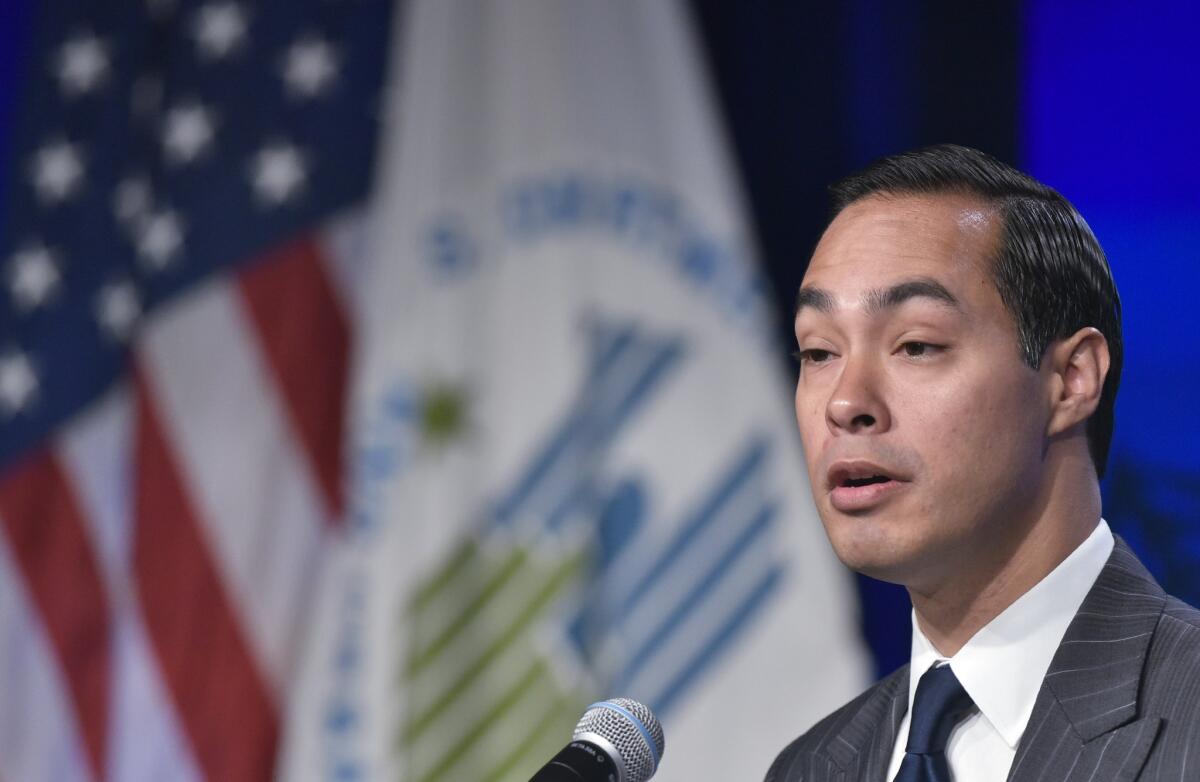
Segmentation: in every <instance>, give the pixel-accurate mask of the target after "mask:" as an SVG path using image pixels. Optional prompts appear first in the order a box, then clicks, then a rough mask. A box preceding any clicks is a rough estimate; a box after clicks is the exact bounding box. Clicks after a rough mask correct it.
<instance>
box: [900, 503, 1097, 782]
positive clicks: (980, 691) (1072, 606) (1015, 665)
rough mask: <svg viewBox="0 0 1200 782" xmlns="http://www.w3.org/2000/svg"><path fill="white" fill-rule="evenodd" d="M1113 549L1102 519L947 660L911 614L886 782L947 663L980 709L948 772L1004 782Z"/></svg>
mask: <svg viewBox="0 0 1200 782" xmlns="http://www.w3.org/2000/svg"><path fill="white" fill-rule="evenodd" d="M1112 549H1113V536H1112V531H1111V530H1109V528H1108V524H1107V523H1106V522H1105V521H1104V519H1100V523H1099V524H1097V525H1096V529H1095V530H1093V531H1092V534H1091V535H1089V536H1088V538H1087V540H1085V541H1083V543H1080V544H1079V547H1078V548H1076V549H1075V550H1074V551H1073V552H1071V554H1070V555H1069V556H1068V557H1067V558H1066V559H1064V560H1063V561H1062V562H1061V563H1059V565H1058V567H1056V568H1055V569H1054V570H1052V571H1050V573H1049V574H1048V575H1047V576H1046V577H1045V578H1043V579H1042V580H1041V581H1039V582H1038V583H1037V584H1036V585H1035V586H1034V587H1033V588H1032V589H1030V590H1029V591H1028V592H1026V593H1025V594H1023V595H1021V596H1020V597H1019V598H1017V600H1016V602H1014V603H1013V604H1012V605H1010V606H1009V607H1008V608H1006V609H1004V611H1003V612H1002V613H1001V614H1000V615H999V616H997V617H996V618H995V619H993V620H992V621H990V622H988V623H987V624H986V625H984V627H983V628H981V629H980V630H979V632H977V633H975V635H973V636H972V637H971V640H969V641H967V643H966V644H964V645H963V647H962V648H961V649H959V650H958V654H956V655H954V656H953V657H950V658H946V657H943V656H942V655H940V654H938V651H937V650H936V649H934V648H933V644H931V643H930V642H929V639H928V638H926V637H925V634H924V633H922V632H921V628H920V627H919V626H918V625H917V614H916V612H915V611H914V612H913V615H912V627H913V638H912V659H911V665H910V667H909V682H908V712H907V713H906V714H905V715H904V720H903V722H901V723H900V730H899V731H898V732H897V733H896V744H895V747H893V749H892V762H891V765H890V766H889V767H888V775H887V778H888V779H889V780H892V779H895V777H896V772H897V771H899V769H900V761H901V760H903V758H904V747H905V745H906V744H907V743H908V723H909V714H910V713H911V712H912V704H913V697H914V696H915V695H916V692H917V682H918V681H919V680H920V678H921V674H922V673H924V672H925V671H927V670H929V668H930V667H931V666H933V665H940V664H949V665H950V667H951V668H952V669H953V670H954V675H955V676H956V677H958V680H959V681H960V682H961V683H962V686H963V689H965V690H966V691H967V694H968V695H970V696H971V699H972V700H973V701H975V705H976V706H977V707H978V711H975V712H972V713H971V716H969V717H967V718H966V719H965V720H963V721H962V722H961V723H959V724H958V726H957V727H955V729H954V731H953V732H952V733H951V734H950V739H949V742H948V743H947V745H946V760H947V761H948V763H949V765H950V772H951V774H952V775H953V777H954V779H956V780H963V781H964V782H1004V780H1005V778H1007V777H1008V770H1009V767H1010V766H1012V762H1013V758H1014V757H1015V756H1016V752H1017V743H1018V742H1019V741H1020V740H1021V734H1022V733H1024V732H1025V725H1026V724H1027V723H1028V722H1029V715H1030V714H1032V713H1033V702H1034V700H1036V699H1037V694H1038V690H1040V689H1041V687H1042V679H1044V678H1045V676H1046V671H1047V670H1049V668H1050V661H1051V659H1053V657H1054V653H1055V651H1057V649H1058V644H1059V642H1060V641H1062V637H1063V634H1064V633H1066V631H1067V625H1069V624H1070V623H1071V620H1072V619H1073V618H1074V617H1075V613H1076V612H1077V611H1078V610H1079V606H1080V605H1081V604H1082V603H1083V599H1084V597H1085V596H1086V595H1087V593H1088V590H1089V589H1091V588H1092V584H1093V583H1095V581H1096V577H1097V576H1099V575H1100V571H1101V570H1103V569H1104V563H1105V562H1107V561H1108V556H1109V554H1111V553H1112Z"/></svg>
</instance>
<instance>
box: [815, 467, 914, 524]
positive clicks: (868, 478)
mask: <svg viewBox="0 0 1200 782" xmlns="http://www.w3.org/2000/svg"><path fill="white" fill-rule="evenodd" d="M828 480H829V483H828V486H829V489H830V500H831V502H832V503H833V506H834V507H835V508H837V509H838V510H840V511H846V512H852V511H867V510H870V509H872V508H875V507H878V506H879V505H881V504H882V503H884V502H887V501H888V500H889V498H890V497H892V495H894V494H896V493H897V492H899V491H901V490H902V489H903V488H904V487H905V484H906V483H907V479H906V478H897V477H895V476H893V475H889V474H888V473H886V472H884V471H883V470H882V468H880V467H879V465H876V464H871V463H870V462H866V461H847V462H843V463H840V464H836V465H834V467H833V469H832V470H830V472H829V479H828Z"/></svg>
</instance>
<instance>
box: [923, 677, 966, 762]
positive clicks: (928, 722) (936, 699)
mask: <svg viewBox="0 0 1200 782" xmlns="http://www.w3.org/2000/svg"><path fill="white" fill-rule="evenodd" d="M974 705H975V703H974V701H972V700H971V696H970V695H968V694H967V691H966V690H964V689H963V686H962V685H961V684H960V683H959V681H958V677H956V676H955V675H954V671H952V670H951V669H950V666H949V665H943V666H941V667H940V668H939V667H934V668H930V669H929V670H928V671H926V672H925V673H924V675H923V676H921V681H919V682H917V694H916V697H915V698H913V710H912V717H911V719H910V720H909V729H908V746H907V747H906V750H907V751H908V752H913V753H917V754H921V755H927V754H931V753H935V752H945V751H946V740H947V739H949V738H950V731H952V730H954V726H955V725H957V724H958V723H959V721H961V720H962V718H963V717H965V716H967V713H968V712H970V711H971V708H972V707H973V706H974Z"/></svg>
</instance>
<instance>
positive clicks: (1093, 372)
mask: <svg viewBox="0 0 1200 782" xmlns="http://www.w3.org/2000/svg"><path fill="white" fill-rule="evenodd" d="M1045 361H1046V362H1047V363H1049V365H1050V366H1048V367H1045V368H1046V369H1048V370H1050V372H1051V373H1052V375H1053V381H1054V382H1053V383H1052V384H1051V388H1052V389H1053V395H1052V397H1051V399H1050V421H1049V423H1048V424H1047V428H1046V434H1047V435H1050V436H1053V435H1057V434H1060V433H1062V432H1065V431H1066V430H1068V429H1070V428H1071V427H1073V426H1075V425H1077V424H1079V423H1081V422H1083V421H1086V420H1087V419H1088V418H1089V417H1090V416H1091V415H1092V413H1094V412H1095V411H1096V407H1097V406H1098V405H1099V404H1100V393H1101V392H1102V391H1103V390H1104V378H1105V377H1107V376H1108V364H1109V356H1108V340H1106V339H1105V338H1104V335H1103V334H1101V333H1100V331H1099V330H1098V329H1094V328H1092V327H1091V326H1087V327H1085V328H1082V329H1080V330H1079V331H1077V332H1075V333H1074V334H1072V335H1071V336H1069V337H1067V338H1066V339H1062V340H1059V341H1058V342H1055V343H1053V344H1052V345H1051V347H1050V350H1049V351H1048V353H1047V355H1046V359H1045Z"/></svg>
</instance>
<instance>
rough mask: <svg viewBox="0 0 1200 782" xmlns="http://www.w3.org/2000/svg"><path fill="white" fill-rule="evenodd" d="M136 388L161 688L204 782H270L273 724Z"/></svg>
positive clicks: (146, 392)
mask: <svg viewBox="0 0 1200 782" xmlns="http://www.w3.org/2000/svg"><path fill="white" fill-rule="evenodd" d="M134 377H135V388H136V397H137V399H136V439H135V443H136V452H135V465H136V476H137V478H136V481H137V485H136V487H135V497H134V523H135V528H134V571H135V573H136V576H137V590H138V595H139V597H140V600H141V605H142V611H143V613H144V614H145V618H146V626H147V628H148V630H149V634H150V637H151V641H152V643H153V645H154V649H155V651H156V653H157V657H158V660H159V663H160V665H161V667H162V671H163V678H164V679H165V680H166V683H167V687H168V688H169V689H170V691H171V695H172V697H173V699H174V702H175V705H176V708H177V709H178V711H179V714H180V718H181V720H182V722H183V724H184V727H185V729H186V733H187V735H188V737H189V738H190V739H191V742H192V746H193V749H194V751H195V754H196V758H197V760H198V762H199V764H200V767H201V768H202V769H203V770H204V775H205V776H206V778H208V779H214V780H216V779H219V780H222V781H223V782H225V781H226V780H228V782H249V781H250V780H256V781H261V780H268V779H270V778H271V774H272V767H273V764H274V757H275V748H276V743H277V741H278V733H279V720H278V715H277V714H276V710H275V704H274V703H273V701H272V698H271V696H270V695H269V694H268V691H267V687H266V685H265V683H264V679H263V676H262V675H261V673H260V672H259V670H258V667H257V665H256V664H255V661H254V659H253V656H252V653H251V652H250V646H249V644H248V643H247V642H246V639H245V637H244V636H243V634H242V632H241V626H240V624H239V620H238V618H237V615H236V612H235V611H234V610H233V607H232V604H231V602H230V600H229V597H228V595H227V593H226V591H225V589H224V586H223V584H222V583H221V579H220V577H219V575H218V573H217V569H216V566H215V565H214V563H213V559H212V556H211V554H210V552H209V549H208V547H207V544H206V542H205V540H204V535H203V532H202V531H201V529H200V526H199V523H198V521H197V515H196V512H195V510H194V509H193V506H192V503H191V501H190V500H189V499H188V497H187V495H186V492H185V489H184V486H183V482H182V480H181V479H180V474H179V469H178V467H177V465H176V462H175V459H174V456H173V454H172V453H171V451H170V448H169V447H168V444H167V442H166V439H165V437H164V429H163V427H162V424H161V421H160V419H159V417H158V413H157V411H156V409H155V407H154V403H153V401H152V399H151V391H150V387H149V385H148V383H147V382H146V378H145V376H144V374H143V372H142V371H141V370H140V368H139V370H137V371H135V372H134Z"/></svg>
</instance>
